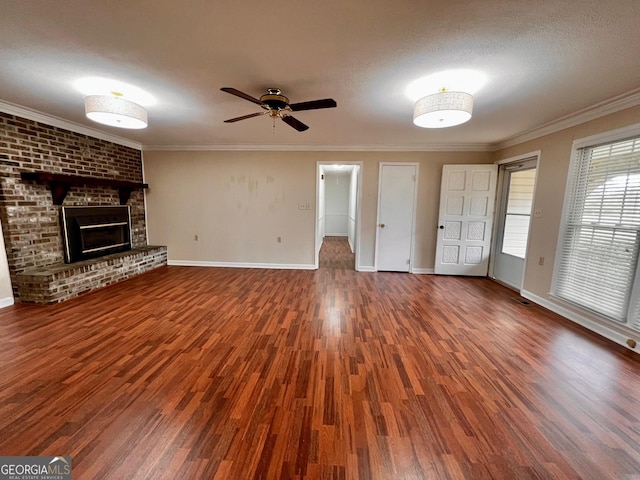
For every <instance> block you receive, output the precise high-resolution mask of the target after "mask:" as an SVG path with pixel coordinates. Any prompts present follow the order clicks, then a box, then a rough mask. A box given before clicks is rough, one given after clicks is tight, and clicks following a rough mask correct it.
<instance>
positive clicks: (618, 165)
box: [553, 138, 640, 328]
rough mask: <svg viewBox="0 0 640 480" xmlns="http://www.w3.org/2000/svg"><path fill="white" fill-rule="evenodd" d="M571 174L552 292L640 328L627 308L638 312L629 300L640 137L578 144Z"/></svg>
mask: <svg viewBox="0 0 640 480" xmlns="http://www.w3.org/2000/svg"><path fill="white" fill-rule="evenodd" d="M569 175H570V180H569V188H568V191H567V195H568V196H569V197H568V201H567V202H566V206H565V208H566V209H567V210H566V211H565V215H564V217H563V218H564V220H565V223H564V225H563V227H564V228H563V235H562V237H561V240H560V243H559V254H558V260H557V262H556V269H555V278H554V292H553V293H554V295H556V296H557V297H560V298H562V299H565V300H568V301H570V302H572V303H575V304H577V305H580V306H582V307H584V308H587V309H589V310H591V311H593V312H596V313H598V314H601V315H603V316H605V317H607V318H609V319H611V320H614V321H616V322H620V323H624V324H627V325H629V326H631V327H633V328H638V323H637V321H635V320H634V319H633V318H629V317H630V315H628V312H629V311H630V310H631V311H633V312H634V314H635V312H636V311H638V309H637V308H632V306H631V305H630V303H631V298H632V296H633V295H632V294H633V291H634V290H633V289H634V281H635V277H636V267H637V263H638V252H639V240H640V237H639V232H640V138H632V139H626V140H621V141H615V142H611V143H607V144H603V145H596V146H588V147H584V148H581V149H579V150H578V155H577V156H576V157H575V160H574V162H573V163H572V168H571V171H570V172H569ZM633 316H635V315H631V317H633Z"/></svg>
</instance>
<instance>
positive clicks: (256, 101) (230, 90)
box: [220, 87, 263, 106]
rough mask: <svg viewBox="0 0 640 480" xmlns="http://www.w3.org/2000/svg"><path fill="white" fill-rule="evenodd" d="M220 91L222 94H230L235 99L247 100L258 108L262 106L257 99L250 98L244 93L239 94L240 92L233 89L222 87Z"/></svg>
mask: <svg viewBox="0 0 640 480" xmlns="http://www.w3.org/2000/svg"><path fill="white" fill-rule="evenodd" d="M220 90H222V91H223V92H227V93H230V94H231V95H235V96H236V97H240V98H244V99H245V100H249V101H250V102H253V103H256V104H258V105H260V106H262V105H263V103H262V102H261V101H260V100H258V99H257V98H254V97H252V96H251V95H249V94H248V93H244V92H241V91H240V90H236V89H235V88H231V87H223V88H221V89H220Z"/></svg>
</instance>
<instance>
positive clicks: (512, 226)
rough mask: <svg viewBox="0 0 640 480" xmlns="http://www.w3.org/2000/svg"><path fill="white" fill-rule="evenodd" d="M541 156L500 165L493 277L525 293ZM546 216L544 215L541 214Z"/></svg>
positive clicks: (540, 213)
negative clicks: (523, 286)
mask: <svg viewBox="0 0 640 480" xmlns="http://www.w3.org/2000/svg"><path fill="white" fill-rule="evenodd" d="M537 167H538V156H537V155H535V156H532V155H527V156H526V157H525V158H522V159H512V160H510V161H507V162H505V163H502V164H501V165H500V169H499V179H498V184H499V187H498V189H499V190H498V210H497V215H496V234H495V238H494V248H493V252H494V253H493V255H492V268H491V272H490V276H491V277H492V278H493V279H495V280H497V281H499V282H500V283H503V284H505V285H507V286H509V287H511V288H513V289H515V290H517V291H520V290H521V289H522V281H523V278H524V269H525V264H526V258H527V245H528V241H529V227H530V225H531V215H532V214H534V213H535V212H533V199H534V193H535V184H536V173H537ZM538 213H539V215H542V212H538Z"/></svg>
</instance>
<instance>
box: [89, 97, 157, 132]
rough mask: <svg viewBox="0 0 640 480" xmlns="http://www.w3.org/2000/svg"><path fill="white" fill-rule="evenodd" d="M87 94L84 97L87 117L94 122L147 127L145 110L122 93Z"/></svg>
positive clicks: (136, 127) (122, 126)
mask: <svg viewBox="0 0 640 480" xmlns="http://www.w3.org/2000/svg"><path fill="white" fill-rule="evenodd" d="M112 94H113V95H89V96H88V97H85V99H84V110H85V113H86V115H87V118H89V119H90V120H93V121H94V122H98V123H102V124H104V125H110V126H112V127H119V128H131V129H141V128H146V127H147V111H146V110H145V109H144V108H143V107H141V106H140V105H138V104H137V103H133V102H131V101H129V100H125V99H124V98H121V97H122V94H120V93H117V92H112Z"/></svg>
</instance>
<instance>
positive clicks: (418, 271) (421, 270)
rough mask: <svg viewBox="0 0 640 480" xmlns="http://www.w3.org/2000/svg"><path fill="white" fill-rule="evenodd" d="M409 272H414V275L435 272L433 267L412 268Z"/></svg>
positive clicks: (432, 273)
mask: <svg viewBox="0 0 640 480" xmlns="http://www.w3.org/2000/svg"><path fill="white" fill-rule="evenodd" d="M411 273H415V274H416V275H434V274H435V272H434V270H433V268H412V269H411Z"/></svg>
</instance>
